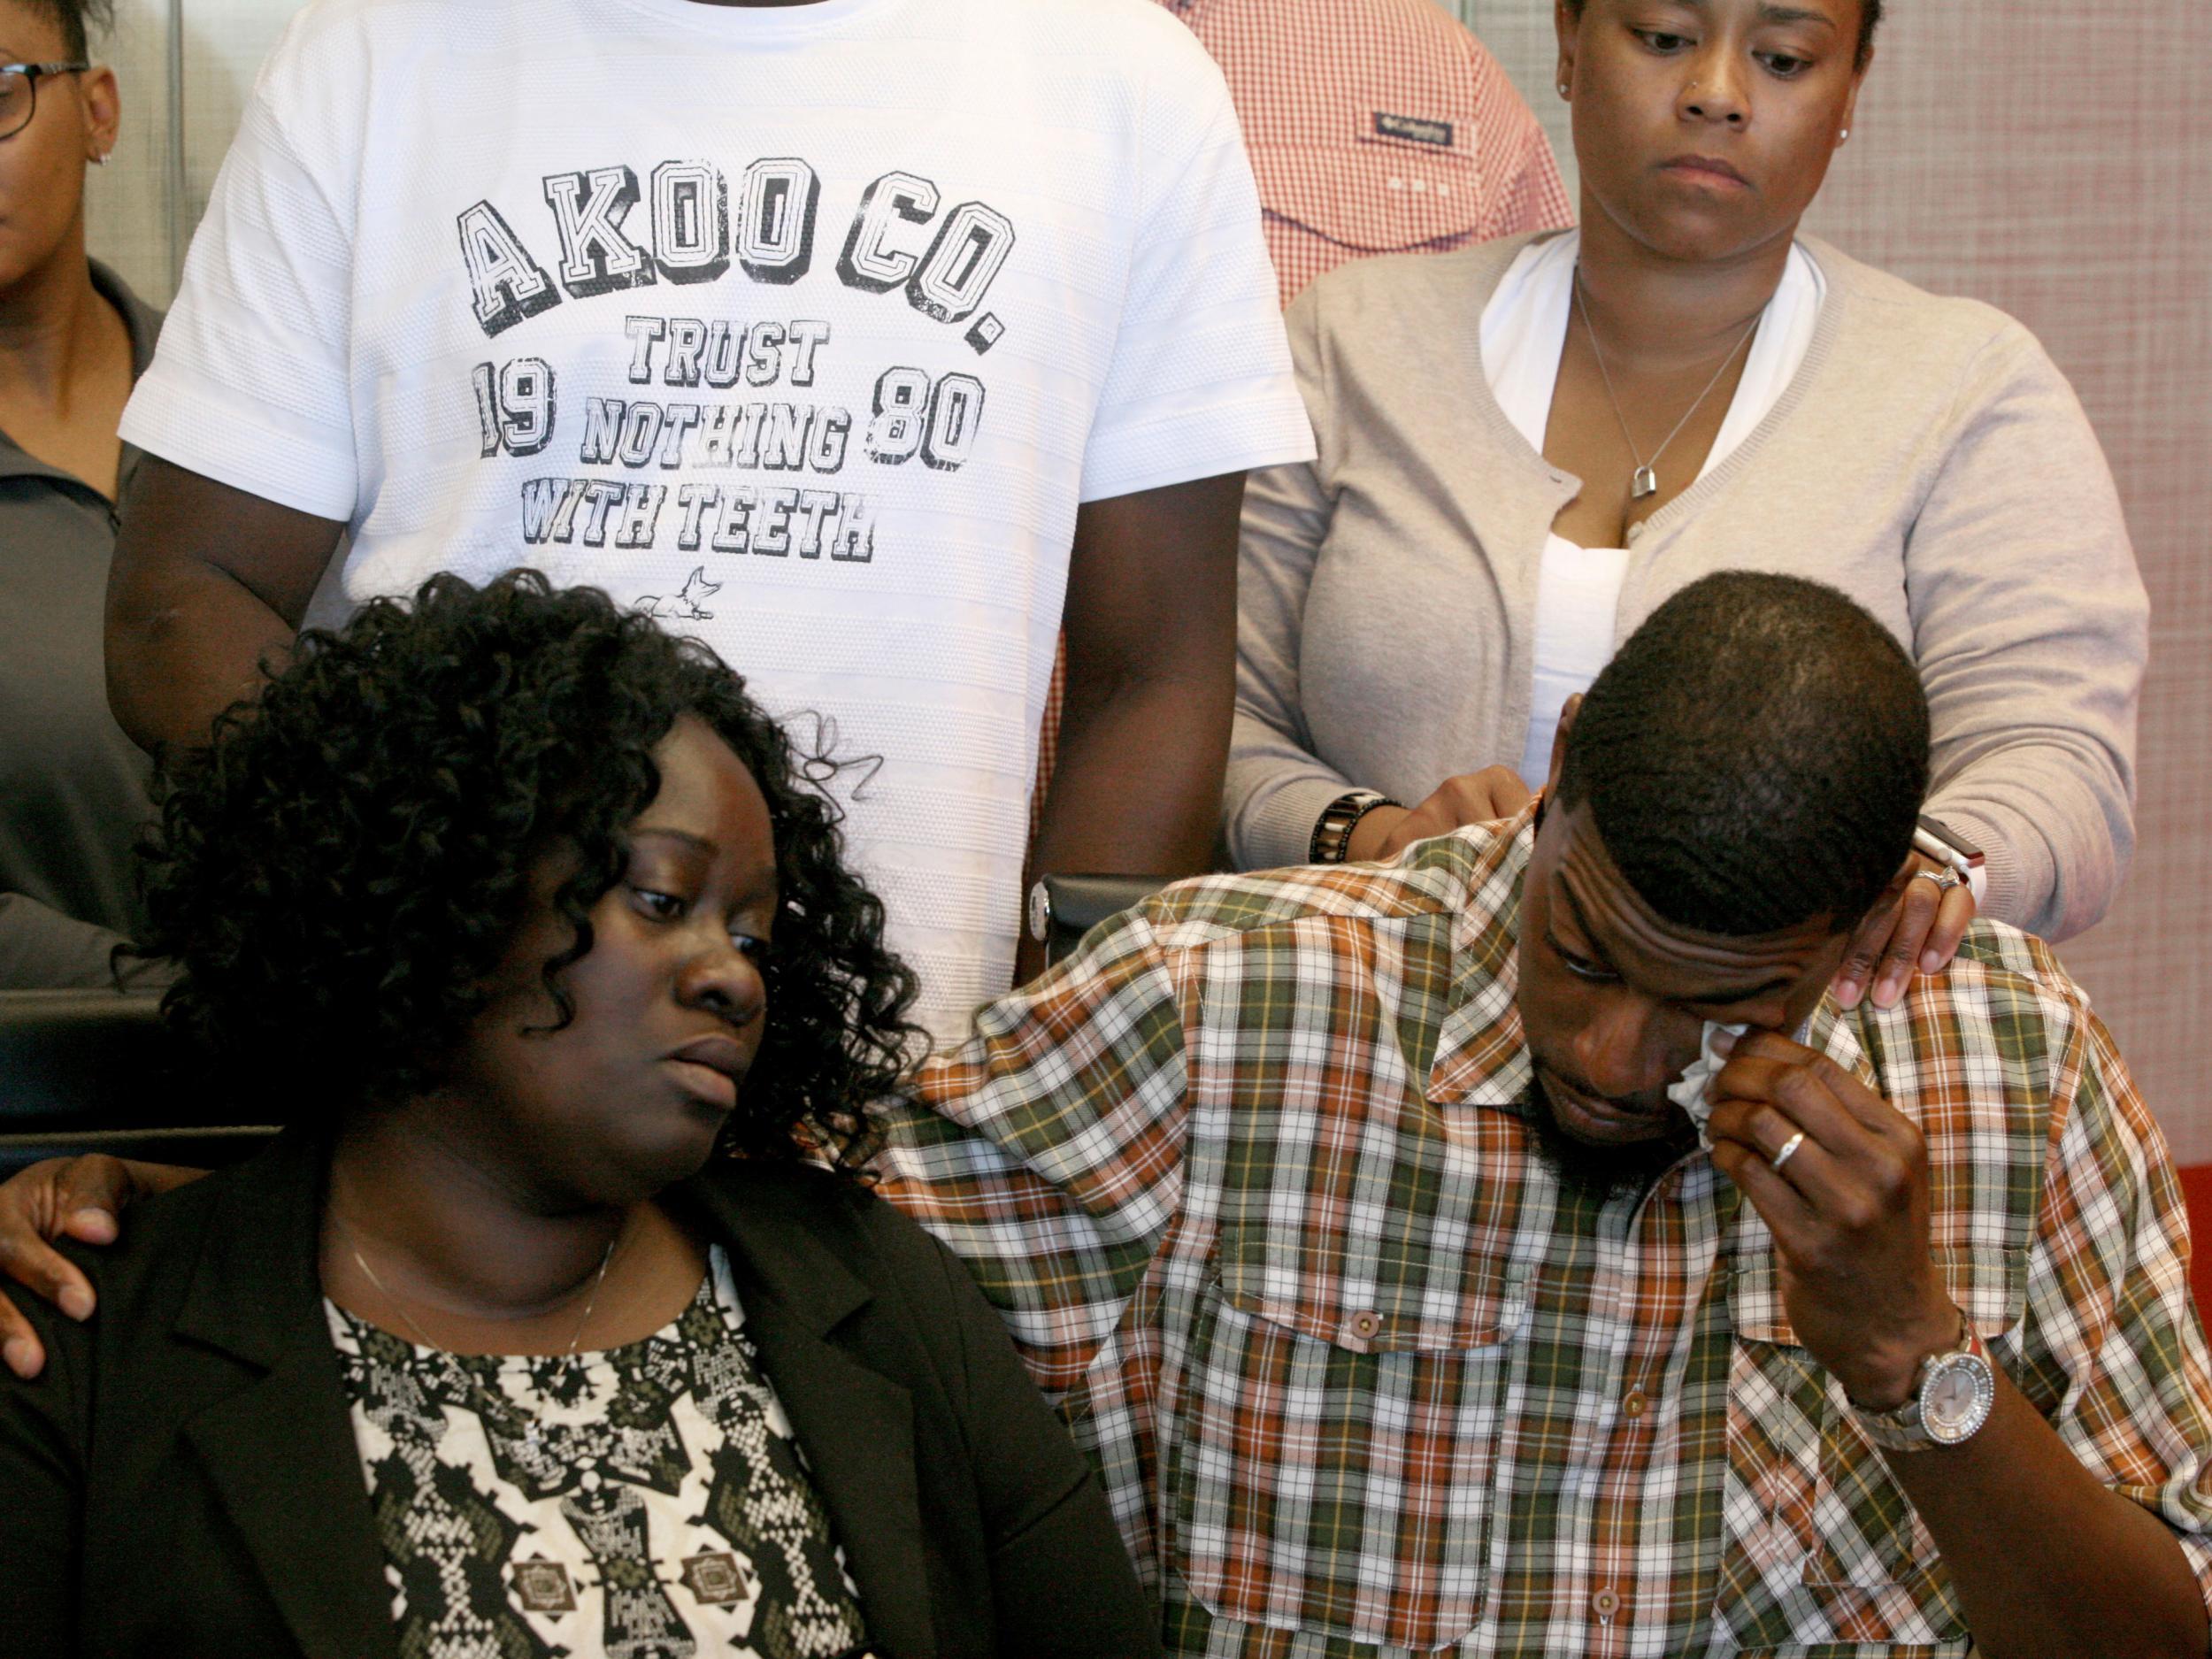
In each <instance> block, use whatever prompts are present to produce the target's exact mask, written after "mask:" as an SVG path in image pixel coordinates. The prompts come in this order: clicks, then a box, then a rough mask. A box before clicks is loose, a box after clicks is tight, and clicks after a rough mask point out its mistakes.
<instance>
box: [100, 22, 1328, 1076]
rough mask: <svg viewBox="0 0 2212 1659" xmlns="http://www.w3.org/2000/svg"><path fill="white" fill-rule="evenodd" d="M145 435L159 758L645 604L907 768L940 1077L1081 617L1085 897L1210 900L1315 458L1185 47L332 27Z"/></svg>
mask: <svg viewBox="0 0 2212 1659" xmlns="http://www.w3.org/2000/svg"><path fill="white" fill-rule="evenodd" d="M124 433H125V435H126V436H127V438H128V439H129V440H130V441H131V442H134V443H136V444H139V445H140V446H142V448H143V449H146V450H147V451H148V452H149V455H150V457H157V458H156V459H154V460H152V461H150V463H149V465H147V467H146V468H145V469H144V471H143V472H142V474H141V475H140V479H139V482H138V484H137V487H136V488H134V491H133V492H132V494H131V495H130V497H129V499H128V500H127V503H126V506H125V511H124V526H123V531H122V535H121V541H120V546H119V550H118V555H117V563H116V577H115V582H114V587H113V589H112V592H111V605H110V623H109V635H108V653H109V675H110V685H111V697H112V699H113V701H114V703H115V707H116V711H117V714H118V716H119V718H121V720H122V721H123V723H124V725H125V726H126V728H127V729H128V730H129V731H130V732H131V733H133V735H134V736H136V737H137V738H139V739H140V741H143V742H149V743H154V742H169V743H193V742H196V741H202V740H203V739H204V734H205V733H206V731H207V729H208V726H209V724H210V722H211V719H212V718H213V717H214V715H215V714H216V713H217V712H218V711H219V710H221V709H222V708H224V707H225V706H227V704H229V703H232V702H233V701H234V700H235V699H237V698H238V697H240V696H242V695H250V693H251V692H252V690H253V689H254V687H256V685H257V683H258V675H257V664H258V662H259V661H260V660H261V659H262V658H263V657H265V655H267V654H268V653H270V652H271V651H272V650H275V651H277V652H278V653H279V654H281V653H282V651H283V649H285V648H286V647H288V644H289V641H291V639H292V637H293V635H294V634H295V633H296V630H297V628H298V627H300V626H303V625H306V626H312V625H315V624H318V623H324V622H330V621H334V620H337V619H340V618H342V617H343V616H344V615H346V614H347V613H348V612H349V611H350V610H351V609H352V608H354V607H355V606H357V605H358V604H359V603H363V602H364V601H365V600H366V599H368V598H369V597H371V596H373V595H380V594H396V593H405V592H409V591H411V590H412V589H413V588H415V587H417V586H418V585H419V583H420V582H421V581H422V580H424V579H425V578H426V576H428V575H429V574H431V573H432V572H435V571H438V570H451V571H456V572H459V573H461V574H462V575H465V576H467V577H469V578H471V579H472V580H479V581H480V580H485V579H487V578H488V577H489V576H491V575H493V574H495V573H496V572H500V571H503V570H506V569H508V568H511V567H514V566H518V565H528V566H535V567H537V568H539V569H541V570H543V571H545V572H547V573H548V574H549V576H550V577H552V579H553V580H556V581H557V582H563V583H589V584H592V585H594V586H597V587H600V588H606V589H607V590H609V591H610V592H611V593H612V594H613V595H615V596H616V598H617V599H618V600H619V601H621V602H623V603H630V604H634V605H637V606H639V607H641V608H643V609H647V610H649V611H651V612H652V613H653V614H655V615H656V616H657V617H660V618H663V619H664V621H666V622H667V623H669V624H670V625H671V626H676V627H679V628H680V629H683V630H685V631H687V632H690V633H693V634H696V635H697V636H699V637H700V638H702V639H703V640H705V641H708V642H709V643H710V644H711V645H713V646H714V647H715V649H717V650H718V651H719V652H720V654H721V655H722V656H723V657H725V658H726V660H727V661H728V662H730V663H731V664H733V665H734V666H735V667H737V668H738V669H740V670H741V672H744V673H745V674H747V675H748V676H749V678H750V680H751V682H752V684H753V685H754V687H756V689H757V692H758V694H759V695H761V696H762V698H763V700H764V702H765V703H767V704H768V705H769V706H770V707H771V708H772V710H774V711H775V712H776V713H777V714H779V715H781V716H788V715H791V714H794V713H796V712H798V711H801V710H810V711H813V712H815V713H818V715H819V716H820V717H821V729H820V732H819V736H820V738H821V740H822V744H823V746H824V747H833V748H834V749H836V750H837V751H838V752H839V753H841V754H842V755H845V756H848V757H851V756H868V757H880V764H878V765H873V766H870V767H860V768H855V769H851V770H850V771H849V772H848V773H847V774H846V776H848V777H857V778H861V779H864V781H863V782H861V783H860V784H859V785H858V787H843V786H840V787H841V793H842V794H843V795H844V796H845V797H846V798H845V806H846V808H847V810H848V813H849V818H848V831H847V833H848V835H849V840H850V842H851V846H852V851H853V855H854V858H855V862H856V864H857V865H858V866H859V867H861V868H863V869H864V870H865V871H866V872H867V875H868V877H869V879H870V880H871V882H872V884H873V885H874V886H875V887H877V889H878V890H879V892H881V893H882V895H884V898H885V901H886V903H887V908H888V911H889V915H890V919H891V937H892V940H893V941H894V943H895V946H896V947H897V948H898V949H900V950H901V951H902V953H904V954H905V955H906V956H908V957H909V959H910V961H911V962H913V963H914V964H915V965H916V967H917V969H918V972H919V974H920V977H921V979H922V985H923V1002H922V1005H921V1013H922V1017H923V1018H925V1019H926V1022H927V1023H928V1024H929V1025H931V1026H932V1027H933V1029H935V1030H938V1031H940V1032H942V1031H946V1030H949V1029H951V1028H953V1027H954V1026H955V1025H957V1024H958V1023H959V1022H960V1021H961V1020H963V1019H964V1016H965V1015H966V1013H967V1011H968V1010H970V1009H971V1008H972V1006H974V1004H975V1003H977V1002H979V1001H980V1000H982V999H983V998H985V997H986V996H987V995H992V994H995V992H997V991H999V990H1002V989H1003V988H1004V987H1005V985H1006V984H1007V982H1008V979H1009V977H1010V974H1011V973H1012V972H1013V970H1014V968H1015V956H1016V944H1015V940H1016V932H1017V923H1018V915H1019V910H1020V904H1019V895H1020V884H1021V879H1022V873H1023V860H1024V851H1025V829H1026V814H1027V807H1028V799H1027V792H1028V787H1029V780H1030V779H1031V777H1032V776H1033V772H1032V767H1033V762H1034V757H1035V744H1036V732H1037V725H1038V716H1039V713H1040V710H1041V707H1042V704H1043V701H1044V697H1045V692H1046V687H1047V683H1048V678H1049V675H1050V672H1051V668H1052V658H1053V647H1054V635H1055V631H1056V628H1057V627H1058V626H1060V624H1061V620H1062V613H1063V605H1065V616H1066V626H1067V633H1068V649H1069V674H1070V680H1069V692H1068V699H1067V718H1066V726H1065V729H1064V733H1063V736H1062V741H1061V751H1060V753H1061V758H1060V770H1059V772H1058V775H1057V779H1056V783H1055V785H1054V787H1053V791H1052V798H1051V800H1050V801H1049V803H1048V805H1047V808H1046V811H1045V814H1044V821H1043V827H1042V833H1041V838H1040V841H1039V843H1038V847H1037V849H1036V853H1035V859H1036V863H1037V864H1038V865H1039V866H1040V867H1041V868H1042V869H1047V870H1050V869H1062V870H1076V869H1090V870H1118V871H1128V872H1161V873H1181V872H1187V871H1192V870H1195V869H1197V868H1200V867H1201V866H1202V864H1203V863H1204V861H1205V858H1206V855H1207V853H1208V851H1209V849H1210V838H1211V833H1212V828H1213V817H1214V810H1215V805H1216V803H1217V800H1218V791H1219V787H1220V780H1221V768H1222V764H1223V759H1224V756H1225V750H1226V746H1227V741H1228V728H1229V718H1230V708H1231V702H1232V693H1233V627H1234V623H1233V609H1234V563H1235V555H1234V547H1235V534H1236V529H1235V526H1236V518H1237V509H1238V503H1239V498H1240V494H1241V488H1242V476H1243V473H1244V472H1245V471H1246V469H1248V468H1249V467H1252V466H1256V465H1267V464H1272V463H1278V462H1284V461H1290V460H1294V459H1297V458H1300V457H1306V456H1310V455H1311V453H1312V448H1311V434H1310V427H1309V426H1308V424H1307V419H1306V416H1305V412H1304V410H1303V407H1302V403H1301V402H1300V400H1299V397H1298V394H1297V391H1296V389H1295V387H1294V382H1293V380H1292V376H1291V369H1290V361H1289V356H1288V351H1287V349H1286V344H1285V342H1284V338H1283V334H1282V329H1281V324H1280V322H1279V318H1278V316H1277V313H1276V309H1275V304H1274V285H1273V277H1272V273H1271V269H1270V267H1269V264H1268V259H1267V254H1266V250H1265V248H1264V246H1263V242H1262V239H1261V234H1260V228H1259V211H1258V207H1257V204H1256V198H1255V194H1254V189H1253V184H1252V177H1251V172H1250V167H1249V165H1248V161H1247V159H1246V157H1245V152H1244V150H1243V146H1242V142H1241V141H1240V137H1239V135H1238V129H1237V123H1236V117H1235V114H1234V111H1233V109H1232V107H1231V104H1230V102H1229V98H1228V95H1227V91H1226V88H1225V87H1224V85H1223V83H1222V79H1221V75H1220V73H1219V71H1218V70H1217V69H1216V68H1215V66H1214V65H1213V64H1212V63H1211V62H1210V60H1209V59H1208V58H1207V57H1206V55H1205V53H1204V52H1203V51H1202V50H1201V49H1200V48H1199V46H1198V44H1197V43H1196V42H1194V40H1192V39H1191V37H1190V36H1189V35H1188V33H1187V31H1185V30H1184V29H1183V28H1182V27H1180V26H1179V25H1178V24H1177V23H1176V22H1175V21H1174V19H1172V18H1171V17H1169V16H1167V15H1165V14H1164V13H1163V12H1159V11H1158V10H1157V9H1156V8H1155V7H1153V6H1150V5H1148V4H1141V0H1057V3H1056V4H1052V5H1048V6H1041V5H1037V4H1033V0H801V3H799V4H710V3H703V0H533V3H532V4H522V3H521V0H497V3H496V4H485V3H483V0H477V3H476V4H463V0H408V3H406V4H402V3H400V0H318V3H317V4H312V5H310V6H309V7H308V8H307V9H306V10H305V11H304V12H302V13H301V14H300V15H299V16H298V17H297V18H296V19H295V20H294V22H293V23H292V25H291V27H289V29H288V32H287V34H286V35H285V37H284V39H283V41H282V42H281V43H280V45H279V46H278V48H277V50H276V51H275V52H274V53H273V56H272V57H271V58H270V61H269V62H268V64H267V65H265V67H264V69H263V71H262V73H261V75H260V78H259V81H258V83H257V88H256V89H255V93H254V96H253V97H252V99H251V101H250V104H249V107H248V109H247V111H246V113H245V116H244V119H243V122H242V127H241V131H240V133H239V135H238V138H237V140H236V142H235V143H234V146H233V148H232V150H231V152H230V154H229V156H228V157H227V159H226V161H225V163H224V165H223V170H222V173H221V175H220V177H219V180H218V181H217V185H216V189H215V193H214V198H213V200H212V202H211V204H210V207H209V211H208V215H207V219H206V220H205V221H204V224H203V226H202V227H201V229H200V232H199V234H198V236H197V238H196V241H195V242H194V245H193V249H192V252H191V257H190V258H189V260H188V263H187V265H186V270H185V276H184V281H183V286H182V288H181V289H180V293H179V295H178V298H177V303H176V308H175V310H174V311H173V313H172V314H171V318H170V321H169V324H168V328H167V332H166V333H165V334H164V336H163V341H162V346H161V349H160V352H159V354H158V355H157V357H156V359H155V362H154V364H153V366H152V368H151V370H150V372H149V373H148V374H147V376H146V378H145V380H143V381H142V384H141V386H140V388H139V390H138V393H137V395H136V396H135V397H134V400H133V402H132V403H131V406H130V409H129V411H128V413H127V417H126V421H125V426H124ZM340 549H342V551H341V550H340Z"/></svg>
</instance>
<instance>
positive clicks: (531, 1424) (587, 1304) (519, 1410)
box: [332, 1217, 622, 1456]
mask: <svg viewBox="0 0 2212 1659" xmlns="http://www.w3.org/2000/svg"><path fill="white" fill-rule="evenodd" d="M332 1219H333V1220H335V1221H337V1222H338V1225H340V1226H341V1227H343V1228H344V1229H345V1231H346V1233H347V1236H348V1237H349V1238H351V1239H353V1240H356V1242H354V1243H352V1244H349V1245H348V1246H347V1247H346V1248H347V1252H348V1254H349V1255H350V1256H352V1257H353V1264H354V1265H355V1266H356V1267H357V1268H359V1269H360V1270H361V1276H362V1277H363V1278H364V1279H367V1280H368V1281H369V1283H370V1284H371V1285H372V1286H374V1287H375V1290H376V1294H378V1295H380V1296H381V1297H383V1298H384V1300H385V1301H386V1302H388V1303H390V1304H391V1309H392V1311H393V1312H394V1313H396V1314H397V1315H398V1316H399V1318H400V1323H401V1324H403V1325H405V1326H406V1327H407V1333H408V1334H409V1335H410V1336H411V1337H413V1338H414V1339H415V1340H416V1341H417V1342H418V1343H419V1344H420V1345H421V1346H422V1347H424V1348H429V1349H430V1350H432V1351H433V1352H434V1353H447V1352H449V1351H450V1350H449V1349H447V1348H442V1347H440V1345H439V1344H437V1343H435V1342H433V1341H432V1340H430V1339H429V1338H428V1337H427V1336H426V1335H424V1334H423V1329H422V1327H421V1326H420V1325H417V1324H416V1323H415V1317H414V1315H412V1314H411V1313H409V1312H408V1311H407V1308H406V1304H405V1303H403V1302H401V1301H400V1299H399V1298H398V1297H397V1296H395V1295H394V1294H392V1293H391V1292H390V1291H389V1290H388V1289H386V1288H385V1286H384V1281H383V1280H382V1279H379V1278H378V1277H377V1276H376V1270H375V1269H374V1268H373V1267H371V1266H370V1265H369V1262H368V1258H367V1257H366V1256H363V1255H362V1254H361V1248H360V1245H359V1242H358V1240H359V1238H360V1235H359V1234H358V1233H355V1232H354V1230H353V1228H352V1227H351V1225H349V1224H348V1223H347V1222H345V1221H344V1220H342V1219H340V1218H339V1217H332ZM621 1242H622V1233H621V1232H620V1231H619V1230H618V1231H617V1232H616V1233H615V1235H614V1237H613V1238H611V1239H609V1240H607V1250H606V1254H605V1255H603V1256H601V1257H600V1258H599V1271H598V1272H597V1273H596V1274H595V1275H594V1276H593V1278H592V1281H591V1291H590V1294H588V1295H587V1296H586V1297H585V1298H584V1311H583V1312H582V1313H581V1314H580V1315H579V1316H578V1317H577V1320H576V1330H575V1333H574V1334H573V1335H572V1336H571V1337H570V1338H569V1339H568V1348H567V1351H566V1352H565V1353H564V1354H563V1355H562V1356H561V1362H562V1363H563V1364H564V1365H565V1364H568V1363H572V1362H573V1361H574V1359H575V1358H576V1348H577V1345H578V1344H580V1342H582V1341H583V1340H584V1327H585V1326H586V1325H589V1324H590V1323H591V1310H592V1308H593V1306H594V1305H595V1303H597V1302H598V1300H599V1287H600V1286H602V1285H603V1284H605V1283H606V1282H607V1269H608V1268H610V1267H611V1266H612V1265H614V1250H615V1246H617V1245H618V1244H619V1243H621ZM460 1357H461V1356H458V1355H456V1356H455V1358H456V1359H459V1358H460ZM461 1375H462V1376H464V1377H465V1378H467V1379H468V1381H469V1386H470V1387H472V1388H473V1389H474V1390H475V1391H476V1395H477V1398H478V1399H479V1400H480V1401H481V1402H483V1403H484V1405H486V1406H487V1407H488V1408H489V1410H488V1413H487V1415H488V1416H489V1417H492V1418H494V1419H495V1420H496V1421H498V1422H500V1423H503V1424H504V1425H506V1426H507V1428H508V1429H509V1430H510V1431H512V1429H513V1428H514V1425H515V1424H516V1423H517V1421H520V1422H521V1424H522V1425H523V1428H522V1448H523V1450H524V1451H526V1452H527V1453H529V1454H530V1455H533V1456H534V1455H536V1454H537V1453H538V1451H539V1450H540V1449H541V1445H542V1438H543V1437H542V1425H540V1423H539V1422H538V1418H537V1414H536V1413H535V1412H534V1411H532V1410H530V1409H528V1408H527V1407H526V1406H524V1405H522V1404H520V1403H519V1402H516V1401H513V1400H511V1399H508V1398H506V1397H505V1396H503V1395H499V1394H493V1393H492V1391H491V1390H490V1389H488V1388H487V1387H485V1386H484V1385H483V1382H482V1381H481V1379H479V1378H478V1376H477V1375H476V1373H475V1372H474V1371H472V1370H470V1369H469V1367H468V1366H467V1365H466V1364H463V1365H462V1366H461Z"/></svg>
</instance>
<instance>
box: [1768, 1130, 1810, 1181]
mask: <svg viewBox="0 0 2212 1659" xmlns="http://www.w3.org/2000/svg"><path fill="white" fill-rule="evenodd" d="M1804 1144H1805V1132H1804V1131H1803V1130H1802V1129H1801V1130H1799V1131H1798V1132H1797V1133H1795V1134H1793V1135H1792V1136H1791V1137H1790V1138H1789V1139H1788V1140H1787V1141H1784V1142H1783V1143H1782V1149H1781V1150H1780V1151H1779V1152H1778V1153H1776V1154H1775V1155H1774V1156H1772V1157H1770V1158H1769V1159H1768V1160H1767V1167H1768V1168H1769V1169H1770V1170H1772V1171H1774V1172H1775V1173H1776V1174H1777V1175H1779V1174H1780V1173H1781V1172H1782V1166H1783V1165H1784V1164H1787V1163H1788V1162H1789V1161H1790V1160H1791V1159H1792V1158H1793V1157H1795V1156H1797V1148H1800V1147H1801V1146H1803V1145H1804Z"/></svg>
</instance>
